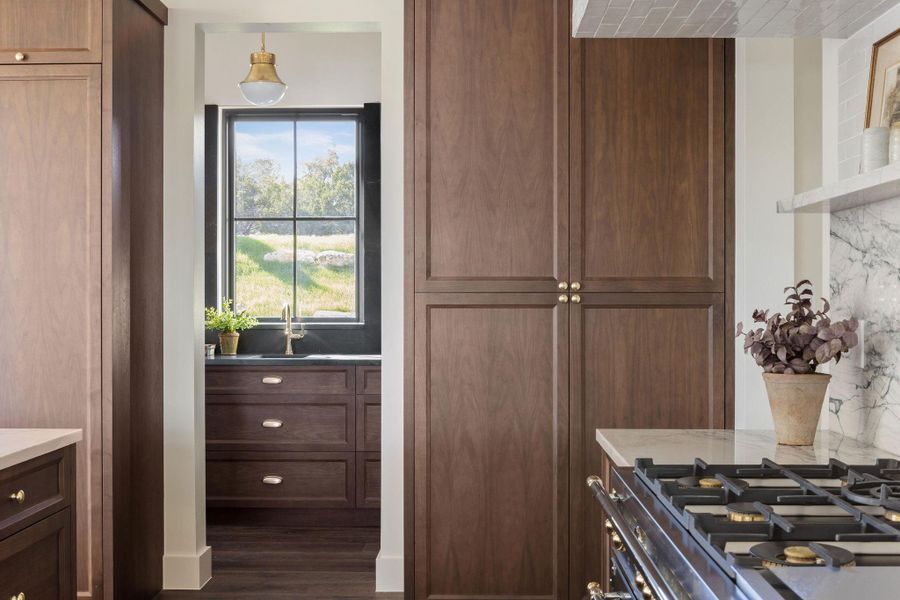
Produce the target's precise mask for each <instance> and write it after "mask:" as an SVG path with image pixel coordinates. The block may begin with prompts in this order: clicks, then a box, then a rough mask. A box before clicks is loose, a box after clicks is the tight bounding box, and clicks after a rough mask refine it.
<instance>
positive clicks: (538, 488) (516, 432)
mask: <svg viewBox="0 0 900 600" xmlns="http://www.w3.org/2000/svg"><path fill="white" fill-rule="evenodd" d="M567 323H568V308H567V307H566V306H565V305H562V304H559V303H558V300H557V298H556V295H555V294H491V295H487V294H420V295H419V296H418V298H417V300H416V328H415V333H416V347H415V353H416V357H415V363H416V364H415V437H414V443H415V465H414V470H415V486H414V490H415V491H414V493H415V503H414V509H415V516H414V518H415V551H414V557H415V598H417V599H418V600H424V599H426V598H457V599H459V600H464V599H466V598H469V599H475V598H493V597H496V598H508V599H513V598H523V599H524V598H529V599H534V598H546V599H557V598H565V597H566V594H567V578H568V575H567V569H568V565H567V559H566V557H567V554H568V541H567V523H568V514H567V510H568V500H567V486H568V474H567V472H566V465H567V448H568V422H569V415H568V376H567V373H568V335H567Z"/></svg>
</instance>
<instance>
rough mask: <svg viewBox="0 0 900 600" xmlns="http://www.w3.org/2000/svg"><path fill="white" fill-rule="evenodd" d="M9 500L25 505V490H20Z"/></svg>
mask: <svg viewBox="0 0 900 600" xmlns="http://www.w3.org/2000/svg"><path fill="white" fill-rule="evenodd" d="M9 499H10V500H13V501H15V502H18V503H19V504H25V490H19V491H18V492H16V493H15V494H10V495H9Z"/></svg>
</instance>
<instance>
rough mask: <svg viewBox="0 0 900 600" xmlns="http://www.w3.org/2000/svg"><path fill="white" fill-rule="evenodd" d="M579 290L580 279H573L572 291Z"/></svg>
mask: <svg viewBox="0 0 900 600" xmlns="http://www.w3.org/2000/svg"><path fill="white" fill-rule="evenodd" d="M579 290H581V282H580V281H573V282H572V291H573V292H577V291H579Z"/></svg>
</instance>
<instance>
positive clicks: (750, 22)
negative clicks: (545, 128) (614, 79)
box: [572, 0, 900, 38]
mask: <svg viewBox="0 0 900 600" xmlns="http://www.w3.org/2000/svg"><path fill="white" fill-rule="evenodd" d="M573 3H574V4H573V14H572V30H573V35H574V36H575V37H661V38H667V37H824V38H846V37H850V36H851V35H853V34H854V33H856V32H857V31H859V30H860V29H862V28H863V27H865V26H866V25H868V24H869V23H871V22H872V21H873V20H875V19H876V18H878V17H879V16H881V15H882V14H884V13H885V12H887V11H888V10H889V9H891V8H893V7H894V6H896V5H897V4H898V3H900V0H573ZM898 25H900V23H898Z"/></svg>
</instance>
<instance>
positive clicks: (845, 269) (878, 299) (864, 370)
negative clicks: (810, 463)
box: [829, 198, 900, 454]
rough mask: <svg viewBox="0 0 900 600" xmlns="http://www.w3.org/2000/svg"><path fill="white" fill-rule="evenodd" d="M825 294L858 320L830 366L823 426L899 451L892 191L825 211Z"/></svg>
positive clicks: (896, 203) (897, 272)
mask: <svg viewBox="0 0 900 600" xmlns="http://www.w3.org/2000/svg"><path fill="white" fill-rule="evenodd" d="M831 301H832V302H831V303H832V307H833V309H832V313H833V316H834V317H838V318H845V317H850V316H853V317H856V318H857V319H860V321H864V322H865V323H864V325H863V326H864V329H863V336H862V343H863V346H862V351H861V352H860V351H856V352H854V353H852V354H851V355H850V356H848V357H847V358H846V359H845V360H843V361H841V363H840V364H838V365H836V366H834V367H833V368H832V376H833V379H832V382H831V387H830V405H829V406H830V411H831V429H832V430H833V431H837V432H842V433H844V434H846V435H848V436H851V437H854V438H858V439H860V440H862V441H865V442H869V443H872V444H874V445H875V446H878V447H880V448H883V449H885V450H888V451H890V452H893V453H898V454H900V198H898V199H894V200H886V201H884V202H877V203H875V204H869V205H867V206H864V207H860V208H855V209H851V210H845V211H841V212H836V213H833V214H832V215H831ZM860 355H862V356H860Z"/></svg>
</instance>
